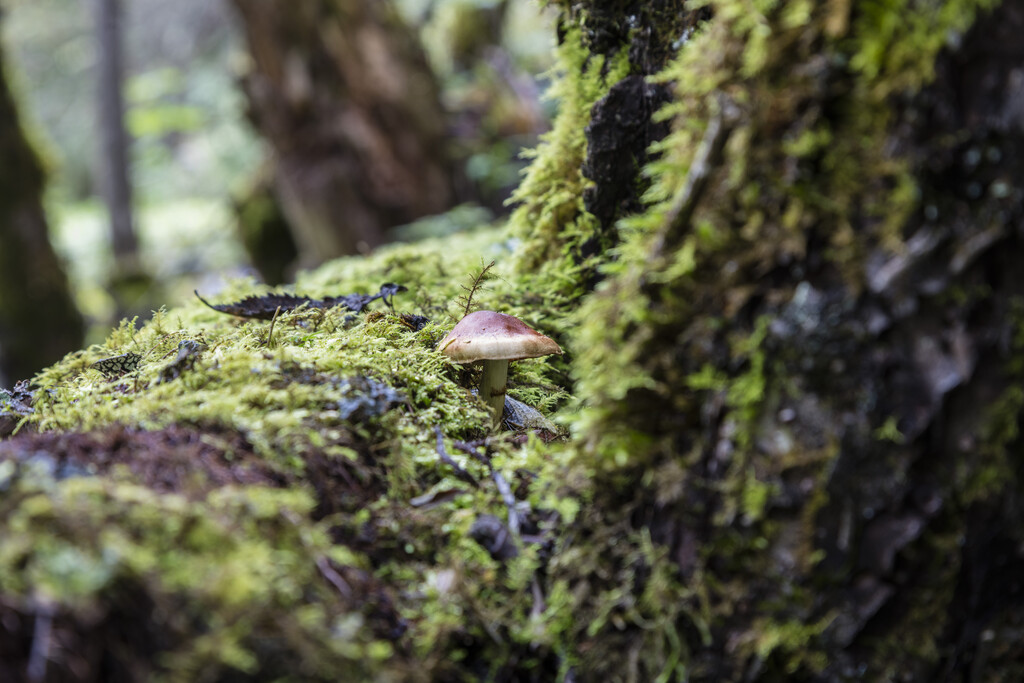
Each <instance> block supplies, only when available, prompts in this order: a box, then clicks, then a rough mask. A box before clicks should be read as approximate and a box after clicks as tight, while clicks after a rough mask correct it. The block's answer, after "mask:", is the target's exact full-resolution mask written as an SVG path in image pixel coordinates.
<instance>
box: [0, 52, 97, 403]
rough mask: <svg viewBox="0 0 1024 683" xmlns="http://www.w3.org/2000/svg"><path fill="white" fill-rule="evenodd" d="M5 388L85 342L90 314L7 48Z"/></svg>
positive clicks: (3, 114)
mask: <svg viewBox="0 0 1024 683" xmlns="http://www.w3.org/2000/svg"><path fill="white" fill-rule="evenodd" d="M0 160H2V162H0V387H3V386H7V387H10V386H11V385H12V384H13V383H14V382H15V381H17V380H19V379H28V378H30V377H31V376H32V375H33V374H34V373H35V372H36V371H38V370H41V369H42V368H43V367H44V366H46V365H48V364H50V363H52V362H54V361H56V360H57V359H59V358H60V357H61V356H62V355H63V354H65V353H67V352H68V351H70V350H72V349H76V348H78V347H79V346H80V345H81V343H82V317H81V315H80V314H79V312H78V309H76V308H75V304H74V302H73V301H72V298H71V294H70V292H69V291H68V282H67V278H66V277H65V275H64V271H63V270H62V269H61V264H60V262H59V261H58V260H57V257H56V255H55V254H54V252H53V248H52V247H51V246H50V241H49V237H48V235H47V226H46V218H45V216H44V215H43V207H42V199H41V198H42V193H43V185H44V176H43V171H42V168H41V166H40V163H39V159H38V158H37V157H36V154H35V152H34V150H33V149H32V147H31V145H30V144H29V143H28V141H27V140H26V138H25V134H24V132H23V130H22V128H21V124H20V123H19V120H18V113H17V111H16V109H15V106H14V99H13V97H12V95H11V92H10V90H9V89H8V86H7V82H6V80H5V78H4V67H3V54H2V52H0Z"/></svg>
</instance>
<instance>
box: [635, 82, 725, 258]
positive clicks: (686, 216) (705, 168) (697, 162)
mask: <svg viewBox="0 0 1024 683" xmlns="http://www.w3.org/2000/svg"><path fill="white" fill-rule="evenodd" d="M715 101H716V103H717V106H716V107H715V111H714V113H713V114H712V116H711V120H710V121H708V127H707V130H705V131H704V138H703V139H702V140H701V143H700V147H698V148H697V153H696V154H695V155H694V157H693V163H691V164H690V170H689V172H688V173H687V174H686V181H685V182H684V183H683V186H682V188H680V190H679V193H678V194H676V197H675V200H674V201H673V202H672V207H671V208H670V209H669V211H668V214H667V215H666V221H665V227H664V229H663V230H662V232H661V234H660V235H659V236H658V238H657V239H656V240H655V242H654V245H653V248H652V249H651V255H652V256H655V257H657V256H661V255H662V254H663V253H664V251H665V249H666V248H671V247H673V246H674V245H675V244H677V243H678V242H679V240H680V239H681V238H682V236H683V234H684V233H685V232H686V230H687V229H688V228H689V227H690V222H691V221H692V220H693V212H694V211H695V210H696V208H697V204H698V203H699V202H700V199H701V197H702V196H703V195H704V191H705V190H706V189H707V185H708V180H709V179H710V177H711V173H712V171H714V170H715V168H716V167H717V166H718V165H719V163H720V162H721V158H722V152H723V150H724V149H725V143H726V142H727V141H728V140H729V135H730V134H731V133H732V131H733V128H734V127H735V126H736V123H737V122H738V121H739V118H740V109H739V107H737V106H736V104H735V103H733V101H732V100H731V99H730V98H729V97H728V96H726V95H725V94H723V93H719V94H718V96H717V97H716V99H715Z"/></svg>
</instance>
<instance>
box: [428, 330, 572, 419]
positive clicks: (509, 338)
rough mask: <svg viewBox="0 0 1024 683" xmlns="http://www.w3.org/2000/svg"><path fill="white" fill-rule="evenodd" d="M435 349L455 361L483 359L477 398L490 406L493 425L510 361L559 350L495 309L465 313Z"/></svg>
mask: <svg viewBox="0 0 1024 683" xmlns="http://www.w3.org/2000/svg"><path fill="white" fill-rule="evenodd" d="M438 350H439V351H440V352H441V353H443V354H444V355H446V356H447V357H448V358H449V359H451V360H452V361H454V362H456V363H473V362H476V361H478V360H482V361H483V362H484V374H483V377H481V378H480V398H482V399H483V400H484V402H485V403H486V404H487V405H488V406H490V408H491V412H492V413H493V414H494V425H495V426H498V425H499V424H501V414H502V411H503V410H504V408H505V382H506V379H507V378H508V363H509V361H512V360H522V359H523V358H537V357H538V356H547V355H550V354H552V353H557V354H561V353H562V349H561V348H560V347H559V346H558V344H556V343H555V340H554V339H551V338H550V337H545V336H544V335H543V334H541V333H540V332H537V331H536V330H535V329H533V328H532V327H530V326H529V325H527V324H526V323H524V322H523V321H522V320H520V319H519V318H516V317H515V316H511V315H506V314H505V313H496V312H494V311H476V312H474V313H470V314H469V315H467V316H466V317H465V318H463V319H462V320H460V321H459V323H458V324H457V325H456V326H455V327H454V328H452V331H451V332H449V333H448V336H447V337H445V338H444V339H442V340H441V343H440V344H439V345H438Z"/></svg>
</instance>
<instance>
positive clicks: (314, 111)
mask: <svg viewBox="0 0 1024 683" xmlns="http://www.w3.org/2000/svg"><path fill="white" fill-rule="evenodd" d="M234 5H235V7H236V8H237V9H238V12H239V15H240V16H241V18H242V21H243V24H244V28H245V34H246V36H247V39H248V45H249V51H250V54H251V57H252V66H251V69H250V70H249V73H248V74H247V75H246V76H245V78H244V80H243V86H244V88H245V92H246V94H247V96H248V99H249V115H250V118H251V120H252V121H253V123H254V125H255V126H256V128H257V129H258V130H259V131H260V132H261V133H262V134H263V136H264V137H265V138H266V139H267V140H268V142H269V143H270V145H271V147H272V149H273V151H274V159H275V163H276V171H275V182H274V185H275V188H276V192H277V194H278V196H279V198H280V200H281V203H282V206H283V207H284V210H285V213H286V215H287V217H288V220H289V223H290V224H291V226H292V229H293V231H294V233H295V238H296V242H297V243H298V244H299V248H300V252H301V259H302V262H303V263H304V264H306V265H309V264H313V263H318V262H321V261H324V260H326V259H329V258H332V257H335V256H339V255H342V254H351V253H356V252H358V251H365V250H366V249H369V248H372V247H374V246H377V245H379V244H382V243H383V242H386V241H387V240H388V234H387V230H388V228H389V227H392V226H394V225H398V224H402V223H407V222H409V221H412V220H414V219H416V218H418V217H421V216H423V215H428V214H431V213H436V212H440V211H443V210H444V209H446V208H448V207H449V206H450V205H451V203H452V202H453V199H454V193H453V180H452V178H453V176H452V169H451V165H450V163H449V161H448V159H447V158H446V152H445V148H444V144H443V136H444V133H445V125H446V124H445V116H444V113H443V111H442V109H441V105H440V102H439V99H438V90H437V86H436V84H435V82H434V79H433V75H432V73H431V71H430V69H429V68H428V66H427V64H426V60H425V58H424V56H423V53H422V50H421V49H420V47H419V44H418V41H417V39H416V36H415V34H414V33H412V32H411V31H410V30H409V28H408V27H407V26H405V25H404V24H403V23H402V21H401V19H400V17H399V16H398V15H397V14H396V12H395V11H394V9H393V7H392V6H391V3H389V2H380V1H379V0H316V1H315V2H304V3H301V4H300V5H296V4H295V3H291V2H286V1H285V0H235V2H234Z"/></svg>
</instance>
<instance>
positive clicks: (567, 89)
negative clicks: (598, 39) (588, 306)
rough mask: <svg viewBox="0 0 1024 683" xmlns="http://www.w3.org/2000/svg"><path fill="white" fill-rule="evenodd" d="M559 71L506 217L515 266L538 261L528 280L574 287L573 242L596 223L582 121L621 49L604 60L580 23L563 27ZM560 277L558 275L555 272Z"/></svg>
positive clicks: (527, 268) (624, 65)
mask: <svg viewBox="0 0 1024 683" xmlns="http://www.w3.org/2000/svg"><path fill="white" fill-rule="evenodd" d="M556 69H557V71H558V75H557V76H556V77H555V81H554V84H553V85H552V86H551V89H550V90H549V93H550V95H549V96H550V97H552V98H553V99H556V100H558V115H557V116H556V117H555V121H554V123H553V124H552V129H551V131H550V132H548V133H545V134H544V135H543V136H542V137H541V143H540V145H539V146H538V147H537V148H536V149H535V150H532V151H531V152H529V153H527V155H528V156H529V157H531V158H532V159H533V161H532V162H531V163H530V166H529V168H528V169H527V171H526V175H525V177H524V178H523V181H522V182H521V183H520V185H519V187H518V188H517V189H516V191H515V192H514V193H513V194H512V198H511V200H510V201H512V202H514V203H517V204H518V206H517V207H516V210H515V211H514V212H513V214H512V218H511V225H512V229H513V230H514V232H515V233H516V235H517V236H519V237H520V239H521V240H522V244H521V246H520V247H519V249H518V258H519V261H518V270H519V271H520V272H521V273H528V272H531V271H533V270H535V269H538V268H539V269H541V273H540V275H539V277H537V278H536V279H535V281H539V282H545V281H547V282H551V283H552V284H555V286H558V285H559V284H561V285H562V287H564V288H567V289H568V291H570V292H573V291H576V289H577V287H578V285H577V287H574V286H572V282H573V275H572V274H573V273H574V272H576V271H577V270H578V269H579V268H580V266H581V264H579V263H577V262H576V256H575V253H576V250H577V248H578V247H579V245H581V244H582V243H583V242H584V241H586V240H587V239H589V238H590V237H592V236H593V235H594V233H595V231H596V230H597V221H596V219H595V218H594V216H593V215H591V214H589V213H588V212H587V211H586V210H585V209H584V208H583V190H584V188H585V187H586V186H587V184H588V182H589V181H588V180H587V179H586V178H585V177H584V176H583V171H582V166H583V161H584V159H585V158H586V154H587V140H586V136H585V134H584V129H585V128H586V126H587V124H588V123H589V122H590V110H591V108H592V107H593V105H594V103H595V102H597V101H598V100H599V99H601V98H602V97H604V96H605V95H606V94H607V93H608V90H609V89H610V88H611V87H612V86H613V85H614V84H615V83H617V82H618V81H619V80H621V79H622V78H623V77H625V76H626V75H627V74H628V72H629V62H628V60H627V59H626V55H625V53H624V52H622V53H620V54H619V55H618V56H617V57H615V58H613V59H611V60H607V63H606V58H605V57H604V56H603V55H593V54H591V53H590V52H588V50H587V48H586V47H585V46H584V44H583V39H582V36H581V33H580V31H579V29H573V30H570V31H569V32H568V33H567V34H566V36H565V38H564V40H563V41H562V44H561V46H560V47H559V50H558V66H557V67H556ZM558 279H560V280H562V283H557V280H558Z"/></svg>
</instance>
